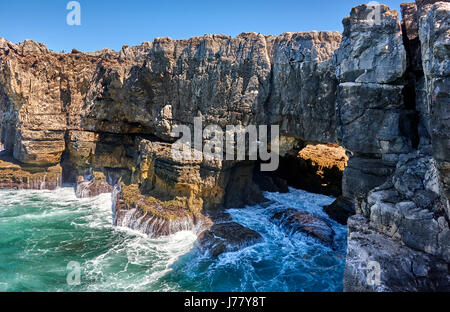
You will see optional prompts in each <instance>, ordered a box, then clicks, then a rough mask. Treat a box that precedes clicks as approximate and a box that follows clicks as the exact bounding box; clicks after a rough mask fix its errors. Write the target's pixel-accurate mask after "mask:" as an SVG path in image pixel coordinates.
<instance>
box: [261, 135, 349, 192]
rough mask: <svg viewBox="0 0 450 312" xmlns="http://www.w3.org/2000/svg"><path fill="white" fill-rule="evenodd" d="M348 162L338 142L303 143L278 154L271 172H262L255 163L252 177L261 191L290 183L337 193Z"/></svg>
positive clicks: (282, 188)
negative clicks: (275, 168) (277, 159)
mask: <svg viewBox="0 0 450 312" xmlns="http://www.w3.org/2000/svg"><path fill="white" fill-rule="evenodd" d="M347 162H348V156H347V155H346V151H345V149H344V148H342V147H340V146H339V145H337V144H334V143H328V144H305V145H303V146H302V147H298V148H293V149H292V150H290V151H289V152H287V153H286V154H285V155H284V156H280V164H279V167H278V169H277V170H276V171H274V172H261V171H260V170H259V166H256V167H255V171H254V181H255V183H256V184H257V185H258V186H259V187H260V188H261V190H262V191H272V192H287V191H288V187H293V188H296V189H302V190H305V191H308V192H312V193H317V194H323V195H328V196H333V197H339V196H341V195H342V177H343V172H344V170H345V167H346V166H347Z"/></svg>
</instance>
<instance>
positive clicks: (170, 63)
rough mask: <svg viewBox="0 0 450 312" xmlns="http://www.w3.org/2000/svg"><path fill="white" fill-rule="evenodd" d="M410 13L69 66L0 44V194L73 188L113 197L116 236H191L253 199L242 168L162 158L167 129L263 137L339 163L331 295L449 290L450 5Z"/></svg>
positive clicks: (421, 6) (71, 57) (172, 43)
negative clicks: (337, 155)
mask: <svg viewBox="0 0 450 312" xmlns="http://www.w3.org/2000/svg"><path fill="white" fill-rule="evenodd" d="M416 2H417V3H409V4H403V5H402V14H403V21H402V22H400V19H399V17H398V13H397V12H396V11H393V10H390V9H389V8H388V7H387V6H378V7H376V6H371V5H361V6H358V7H355V8H353V9H352V11H351V13H350V16H349V17H347V18H345V19H344V21H343V24H344V33H343V34H342V35H341V34H340V33H338V32H307V33H285V34H282V35H280V36H278V37H275V36H263V35H260V34H256V33H243V34H241V35H239V36H237V37H236V38H231V37H228V36H223V35H205V36H203V37H195V38H191V39H188V40H171V39H170V38H158V39H155V41H154V42H145V43H143V44H142V45H140V46H136V47H128V46H124V47H123V48H122V50H121V51H120V52H115V51H111V50H108V49H105V50H102V51H98V52H95V53H79V52H77V51H73V52H72V53H70V54H63V53H55V52H53V51H50V50H48V49H47V48H46V47H45V46H44V45H42V44H39V43H36V42H33V41H29V40H27V41H25V42H23V43H20V44H18V45H16V44H13V43H11V42H8V41H6V40H5V39H1V38H0V125H1V132H0V142H1V145H0V147H1V146H3V149H4V151H3V152H2V153H1V156H0V187H11V188H38V189H39V188H48V189H54V188H56V187H57V186H58V185H60V183H61V182H62V181H66V182H78V190H77V195H78V196H81V197H82V196H93V195H96V194H99V193H102V192H111V191H113V186H114V192H113V199H114V213H115V217H114V220H115V224H118V225H125V226H130V227H133V228H137V229H142V230H143V231H144V232H146V233H149V234H151V235H154V236H157V235H168V234H171V233H173V232H175V231H177V230H180V229H195V230H199V229H204V228H206V227H209V226H210V225H211V222H210V220H208V219H207V218H205V217H204V214H207V213H209V214H213V213H216V212H217V211H216V210H217V209H219V208H223V207H231V206H233V207H243V206H244V205H245V204H248V203H256V202H259V201H261V200H263V197H262V195H261V192H260V188H259V187H258V185H257V184H256V183H255V181H254V180H255V179H254V177H253V175H254V173H255V170H254V169H255V165H256V162H255V161H243V162H237V161H216V162H210V161H206V160H203V161H176V160H174V159H172V157H171V156H170V149H171V146H172V144H173V142H174V141H175V138H173V137H172V136H171V132H172V130H173V127H174V126H175V125H188V126H190V127H192V126H193V121H194V117H201V118H202V121H203V124H204V125H210V124H217V125H219V126H221V127H223V128H224V127H225V126H226V125H243V126H246V125H250V124H254V125H270V124H277V125H280V127H281V131H282V133H281V134H282V138H281V143H282V146H281V151H282V153H283V154H287V153H289V152H290V151H292V150H294V151H295V152H296V153H298V150H296V148H298V147H299V146H304V145H306V144H307V143H313V144H316V143H338V144H339V145H341V146H342V147H344V148H345V149H346V150H347V153H348V155H349V161H348V166H347V168H346V169H345V172H344V178H343V182H342V185H343V190H342V191H343V195H344V196H345V197H347V198H349V199H351V200H353V201H354V203H355V206H356V210H357V213H358V215H357V216H355V217H353V218H351V219H350V220H349V244H348V246H349V248H348V255H347V268H346V273H345V288H346V290H350V291H352V290H356V291H373V290H375V291H389V290H448V289H449V288H450V286H449V285H450V281H449V272H448V263H449V261H450V258H449V254H448V250H449V245H448V242H449V241H450V239H449V235H450V234H449V233H450V232H449V219H450V209H449V198H450V193H449V189H450V186H449V184H450V182H449V179H450V162H449V158H450V150H449V149H450V146H449V142H450V139H449V136H450V129H449V128H448V127H449V107H450V103H449V98H450V96H449V93H450V89H449V86H450V81H449V74H450V63H449V62H450V61H449V55H450V50H449V47H450V44H449V16H450V14H449V13H450V7H449V3H448V1H433V0H420V1H419V0H418V1H416ZM291 154H292V153H291ZM257 179H261V176H260V175H258V176H257ZM272 182H273V181H272ZM267 184H270V183H266V185H267ZM272 184H275V183H272ZM130 220H131V222H129V221H130ZM127 222H128V223H127ZM373 261H376V262H378V263H379V264H380V265H381V270H382V272H381V281H380V283H378V284H371V283H369V282H368V278H367V277H368V274H369V271H368V269H367V268H368V266H369V264H370V263H372V262H373ZM402 281H405V282H404V283H403V284H402Z"/></svg>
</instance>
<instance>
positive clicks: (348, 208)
mask: <svg viewBox="0 0 450 312" xmlns="http://www.w3.org/2000/svg"><path fill="white" fill-rule="evenodd" d="M323 210H324V211H325V212H326V213H327V214H328V216H329V217H330V218H331V219H333V220H335V221H336V222H339V223H340V224H342V225H347V220H348V218H350V217H351V216H353V215H354V214H355V213H356V211H355V205H354V204H353V202H352V200H351V199H349V198H346V197H343V196H340V197H338V198H337V199H336V200H335V201H334V202H333V203H332V204H331V205H328V206H324V207H323Z"/></svg>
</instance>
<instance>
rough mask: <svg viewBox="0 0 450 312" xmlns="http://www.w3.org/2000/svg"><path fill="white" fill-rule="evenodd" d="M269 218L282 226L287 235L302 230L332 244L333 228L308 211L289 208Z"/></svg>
mask: <svg viewBox="0 0 450 312" xmlns="http://www.w3.org/2000/svg"><path fill="white" fill-rule="evenodd" d="M271 220H272V221H273V222H274V223H276V224H278V225H280V226H281V227H282V228H284V229H285V230H286V232H287V233H288V234H289V235H293V234H295V233H297V232H302V233H305V234H307V235H310V236H311V237H314V238H316V239H318V240H319V241H320V242H322V243H323V244H326V245H328V246H332V245H333V240H334V235H335V233H334V230H333V229H332V228H331V226H330V225H329V224H328V223H327V222H326V221H325V220H323V219H321V218H319V217H316V216H314V215H313V214H311V213H309V212H306V211H298V210H295V209H292V208H289V209H286V210H284V211H280V212H277V213H275V214H274V215H273V217H272V219H271Z"/></svg>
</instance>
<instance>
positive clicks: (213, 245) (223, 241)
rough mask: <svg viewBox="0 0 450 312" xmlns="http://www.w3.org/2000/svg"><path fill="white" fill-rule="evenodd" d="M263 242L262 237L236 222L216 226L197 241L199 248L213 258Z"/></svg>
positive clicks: (202, 234)
mask: <svg viewBox="0 0 450 312" xmlns="http://www.w3.org/2000/svg"><path fill="white" fill-rule="evenodd" d="M261 241H262V236H261V235H260V234H259V233H258V232H256V231H253V230H251V229H249V228H246V227H244V226H242V225H241V224H239V223H236V222H224V223H219V224H214V225H213V226H212V227H211V228H210V229H209V230H206V231H204V232H202V233H201V234H200V235H199V237H198V240H197V244H198V247H199V249H200V250H201V251H203V252H208V253H209V254H210V255H211V256H212V257H218V256H219V255H221V254H222V253H224V252H233V251H238V250H240V249H243V248H246V247H249V246H252V245H254V244H257V243H259V242H261Z"/></svg>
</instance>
